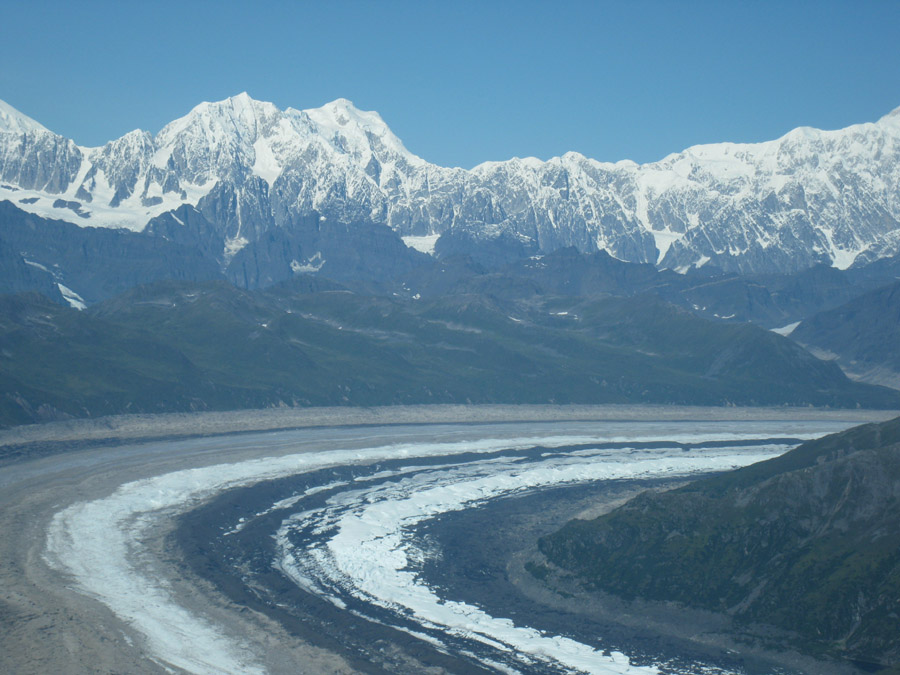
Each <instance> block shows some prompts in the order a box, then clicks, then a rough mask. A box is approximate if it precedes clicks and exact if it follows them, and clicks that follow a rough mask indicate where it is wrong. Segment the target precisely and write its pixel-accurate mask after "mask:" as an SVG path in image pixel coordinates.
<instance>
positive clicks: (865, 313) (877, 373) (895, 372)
mask: <svg viewBox="0 0 900 675" xmlns="http://www.w3.org/2000/svg"><path fill="white" fill-rule="evenodd" d="M791 338H792V339H794V340H796V341H797V342H799V343H800V344H802V345H805V346H808V347H810V348H812V349H815V350H818V351H820V352H823V353H826V354H829V355H832V356H835V357H836V358H837V362H838V363H839V364H840V365H841V367H842V368H843V369H844V371H846V372H848V373H852V374H853V375H854V376H859V377H860V378H861V379H865V381H867V382H879V383H881V384H886V385H889V386H893V387H895V388H900V282H898V283H893V284H890V285H888V286H884V287H883V288H879V289H876V290H874V291H871V292H869V293H866V294H864V295H860V296H859V297H857V298H855V299H853V300H852V301H850V302H848V303H847V304H844V305H841V306H840V307H837V308H835V309H832V310H830V311H826V312H820V313H818V314H816V315H815V316H812V317H810V318H809V319H806V320H805V321H803V322H802V323H801V324H800V325H799V326H798V327H797V328H796V330H794V332H793V333H791Z"/></svg>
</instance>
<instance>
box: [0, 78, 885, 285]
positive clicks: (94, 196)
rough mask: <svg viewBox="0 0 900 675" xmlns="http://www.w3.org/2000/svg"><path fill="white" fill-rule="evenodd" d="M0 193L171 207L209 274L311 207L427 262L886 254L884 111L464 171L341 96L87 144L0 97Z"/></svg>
mask: <svg viewBox="0 0 900 675" xmlns="http://www.w3.org/2000/svg"><path fill="white" fill-rule="evenodd" d="M0 199H7V200H9V201H11V202H12V203H13V204H15V205H16V206H17V207H19V208H20V209H23V210H26V211H29V212H31V213H35V214H37V215H41V216H44V217H47V218H54V219H61V220H67V221H69V222H72V223H76V224H78V225H82V226H93V227H97V226H100V227H114V228H127V229H130V230H134V231H143V230H145V228H147V225H148V222H149V221H151V219H153V218H155V217H158V216H160V215H161V214H163V213H165V212H169V211H173V210H174V209H176V208H178V207H181V206H183V205H185V204H187V205H190V206H192V207H194V208H196V210H197V211H199V212H200V213H201V214H202V215H203V217H204V219H205V220H206V221H208V222H209V223H210V224H211V230H212V231H211V232H206V233H205V234H204V236H207V237H211V238H212V240H213V242H214V245H215V247H216V249H217V250H218V251H219V253H218V254H217V258H218V261H219V264H220V265H222V266H223V267H224V266H226V265H227V264H228V263H229V261H230V260H231V259H232V258H233V257H234V255H236V254H237V252H238V251H240V250H241V249H242V248H243V247H245V246H246V245H247V244H248V243H250V242H254V241H257V240H258V239H259V238H260V237H262V236H264V235H265V234H266V233H267V232H270V231H272V230H273V229H275V228H285V229H287V230H290V229H291V228H292V227H296V226H298V224H299V223H301V222H303V219H304V218H306V219H307V220H308V218H309V217H310V215H315V214H318V215H319V216H320V217H321V218H323V219H327V220H331V221H338V222H341V223H352V224H354V225H358V226H359V227H365V226H366V225H368V224H382V225H387V226H389V227H390V228H392V229H393V230H394V231H395V232H396V233H397V234H399V235H400V236H402V237H404V238H405V241H406V242H407V243H408V245H410V246H414V247H416V248H419V249H421V250H426V251H427V252H432V253H433V252H434V250H435V244H437V252H438V254H440V253H441V250H442V242H441V240H440V239H439V238H438V235H445V234H447V233H452V235H453V236H452V237H445V238H444V241H445V242H447V241H449V240H450V239H453V240H454V242H455V246H456V249H454V250H458V249H459V246H460V245H462V246H463V247H465V246H470V247H477V246H479V245H480V244H481V243H482V242H484V241H485V240H492V239H493V240H498V241H500V242H501V243H502V244H503V245H508V246H510V247H513V248H515V249H516V251H518V254H519V255H535V254H540V253H545V252H549V251H552V250H555V249H558V248H562V247H566V246H575V247H577V248H578V249H579V250H581V251H585V252H591V251H595V250H605V251H607V252H609V253H610V254H611V255H613V256H615V257H617V258H620V259H622V260H627V261H633V262H649V263H653V264H655V265H657V266H658V267H661V268H668V269H675V270H679V271H685V270H687V269H688V268H690V267H701V266H703V265H705V264H707V263H711V264H713V265H716V266H718V267H720V268H722V269H724V270H726V271H733V272H743V273H750V272H793V271H797V270H800V269H805V268H807V267H810V266H812V265H814V264H818V263H826V264H829V265H833V266H835V267H838V268H841V269H844V268H847V267H849V266H851V265H853V264H862V263H866V262H871V261H872V260H876V259H878V258H881V257H885V256H892V255H896V254H897V253H898V252H900V108H898V109H896V110H894V111H893V112H891V113H890V114H888V115H886V116H884V117H882V118H881V119H880V120H878V121H877V122H874V123H867V124H859V125H854V126H851V127H847V128H846V129H841V130H837V131H820V130H817V129H811V128H799V129H795V130H794V131H791V132H790V133H788V134H786V135H785V136H783V137H782V138H780V139H777V140H774V141H769V142H765V143H757V144H734V143H719V144H713V145H702V146H695V147H692V148H688V149H687V150H685V151H683V152H681V153H677V154H672V155H669V156H668V157H665V158H664V159H662V160H660V161H658V162H654V163H650V164H642V165H641V164H636V163H634V162H630V161H621V162H617V163H614V164H611V163H604V162H598V161H595V160H593V159H589V158H587V157H584V156H583V155H580V154H578V153H575V152H570V153H567V154H565V155H564V156H562V157H556V158H553V159H550V160H549V161H546V162H544V161H540V160H538V159H535V158H524V159H519V158H514V159H511V160H508V161H504V162H487V163H484V164H481V165H479V166H476V167H475V168H473V169H471V170H465V169H461V168H448V167H441V166H437V165H434V164H430V163H429V162H427V161H425V160H424V159H422V158H420V157H417V156H416V155H414V154H412V153H410V152H409V151H408V150H407V149H406V148H405V147H404V146H403V144H402V142H401V141H400V140H399V139H398V138H397V137H396V136H395V135H394V134H393V133H392V132H391V130H390V129H389V128H388V126H387V125H386V124H385V123H384V121H383V120H382V119H381V117H380V116H379V115H378V113H376V112H366V111H361V110H358V109H356V108H355V107H354V106H353V104H352V103H350V101H347V100H345V99H338V100H336V101H333V102H332V103H329V104H327V105H325V106H323V107H321V108H315V109H311V110H302V111H301V110H295V109H293V108H288V109H287V110H283V111H282V110H279V109H278V108H276V107H275V106H274V105H273V104H271V103H266V102H262V101H256V100H253V99H252V98H250V97H249V96H248V95H247V94H245V93H244V94H240V95H238V96H234V97H232V98H229V99H226V100H224V101H219V102H216V103H201V104H200V105H198V106H197V107H195V108H194V109H193V110H192V111H191V112H190V113H188V114H187V115H186V116H184V117H182V118H180V119H178V120H175V121H174V122H172V123H170V124H169V125H167V126H166V127H165V128H164V129H162V131H160V132H159V133H158V134H156V135H155V136H154V135H152V134H150V133H148V132H146V131H140V130H135V131H132V132H130V133H128V134H126V135H125V136H123V137H122V138H119V139H117V140H114V141H111V142H109V143H107V144H106V145H104V146H102V147H98V148H85V147H81V146H78V145H77V144H76V143H75V142H73V141H72V140H69V139H66V138H63V137H62V136H59V135H57V134H55V133H53V132H51V131H49V130H47V129H46V128H44V127H43V126H42V125H40V124H39V123H38V122H36V121H34V120H32V119H30V118H28V117H27V116H25V115H23V114H22V113H20V112H18V111H17V110H15V109H14V108H12V107H11V106H9V105H7V104H5V103H3V102H2V101H0ZM179 222H181V221H180V220H179ZM185 227H188V225H185ZM460 242H462V244H460ZM445 250H447V249H446V248H445ZM313 262H314V261H313ZM307 266H308V267H310V270H312V271H315V270H314V269H313V268H315V265H314V264H313V263H309V265H307ZM306 271H309V270H306Z"/></svg>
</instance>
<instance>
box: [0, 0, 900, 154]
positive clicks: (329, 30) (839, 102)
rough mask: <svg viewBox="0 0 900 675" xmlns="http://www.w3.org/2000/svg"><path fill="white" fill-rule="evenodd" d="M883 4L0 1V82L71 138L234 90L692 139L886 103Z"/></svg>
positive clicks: (89, 136)
mask: <svg viewBox="0 0 900 675" xmlns="http://www.w3.org/2000/svg"><path fill="white" fill-rule="evenodd" d="M898 38H900V2H897V1H890V2H888V1H870V2H865V1H860V0H857V1H855V2H833V1H832V2H829V1H827V0H820V1H817V2H799V1H798V2H790V1H782V2H767V1H765V0H755V1H752V2H729V1H726V0H721V1H717V2H701V1H699V0H695V1H691V2H661V1H658V2H650V1H641V0H636V1H629V2H626V1H623V2H560V3H556V2H553V3H551V2H549V1H548V2H529V1H527V0H520V1H517V2H505V1H499V0H495V1H493V2H490V1H487V2H474V1H473V2H469V1H460V0H445V1H444V2H429V1H427V0H426V1H424V2H423V1H419V2H412V1H410V2H392V1H390V0H382V1H379V2H359V1H356V2H349V1H347V2H341V1H338V0H316V1H315V2H272V1H268V2H267V1H265V0H261V1H258V2H255V3H250V2H199V1H192V0H180V1H179V2H171V1H169V0H158V1H154V2H141V3H137V2H134V3H133V2H91V1H90V0H86V1H84V2H64V1H62V0H60V1H58V2H42V1H40V0H32V1H31V2H24V1H22V2H18V1H17V2H11V1H10V0H0V99H3V100H5V101H7V102H8V103H9V104H10V105H12V106H14V107H16V108H18V109H19V110H21V111H22V112H24V113H26V114H28V115H30V116H31V117H34V118H35V119H37V120H38V121H39V122H41V123H42V124H44V125H45V126H47V127H49V128H50V129H52V130H54V131H57V132H58V133H61V134H63V135H65V136H68V137H70V138H73V139H74V140H75V141H77V142H78V143H79V144H82V145H99V144H102V143H103V142H105V141H107V140H111V139H113V138H116V137H118V136H120V135H122V134H123V133H126V132H128V131H130V130H131V129H134V128H142V129H147V130H149V131H151V132H153V133H156V132H157V131H159V129H160V128H162V127H163V126H164V125H165V124H166V123H167V122H169V121H171V120H172V119H175V118H176V117H180V116H181V115H183V114H185V113H186V112H187V111H188V110H190V109H191V108H192V107H193V106H194V105H196V104H197V103H199V102H201V101H204V100H207V101H209V100H220V99H223V98H226V97H228V96H230V95H233V94H237V93H239V92H241V91H247V92H249V93H250V95H251V96H253V97H254V98H257V99H262V100H268V101H272V102H274V103H275V104H276V105H278V106H279V107H280V108H286V107H288V106H292V107H295V108H310V107H317V106H320V105H322V104H324V103H326V102H328V101H331V100H333V99H335V98H338V97H345V98H349V99H351V100H352V101H353V102H354V103H355V104H356V105H357V106H358V107H360V108H363V109H368V110H377V111H379V112H380V113H381V115H382V117H383V118H384V119H385V121H386V122H387V123H388V125H390V127H391V128H392V129H393V130H394V132H395V133H396V134H397V135H398V136H399V137H400V138H401V139H402V140H403V141H404V143H405V144H406V146H407V148H409V149H410V150H411V151H412V152H415V153H416V154H418V155H421V156H422V157H424V158H425V159H427V160H429V161H432V162H435V163H438V164H442V165H456V166H463V167H467V168H468V167H471V166H473V165H475V164H477V163H479V162H481V161H485V160H502V159H507V158H509V157H512V156H528V155H534V156H537V157H540V158H542V159H547V158H548V157H551V156H554V155H560V154H562V153H564V152H566V151H568V150H577V151H579V152H582V153H584V154H585V155H588V156H590V157H594V158H596V159H600V160H606V161H616V160H619V159H633V160H636V161H639V162H646V161H653V160H656V159H659V158H661V157H663V156H665V155H666V154H668V153H670V152H675V151H678V150H681V149H683V148H685V147H687V146H689V145H693V144H696V143H710V142H718V141H724V140H729V141H761V140H768V139H771V138H776V137H778V136H780V135H781V134H783V133H785V132H787V131H789V130H790V129H792V128H794V127H797V126H802V125H808V126H815V127H820V128H839V127H842V126H846V125H849V124H853V123H856V122H865V121H874V120H876V119H878V118H879V117H880V116H882V115H884V114H886V113H887V112H889V111H890V110H892V109H893V108H895V107H897V106H900V39H898Z"/></svg>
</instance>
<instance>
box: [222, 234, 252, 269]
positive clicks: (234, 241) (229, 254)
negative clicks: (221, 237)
mask: <svg viewBox="0 0 900 675" xmlns="http://www.w3.org/2000/svg"><path fill="white" fill-rule="evenodd" d="M249 243H250V242H249V241H247V239H246V238H245V237H232V238H231V239H226V240H225V251H224V256H225V262H226V263H228V262H230V261H231V259H232V258H234V256H236V255H237V254H238V252H239V251H240V250H241V249H242V248H244V247H245V246H246V245H247V244H249Z"/></svg>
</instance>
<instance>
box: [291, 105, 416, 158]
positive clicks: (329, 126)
mask: <svg viewBox="0 0 900 675" xmlns="http://www.w3.org/2000/svg"><path fill="white" fill-rule="evenodd" d="M289 110H290V109H289ZM300 112H301V113H302V114H303V115H306V116H307V117H308V118H309V119H310V120H311V121H312V122H313V124H315V126H316V128H317V130H318V131H319V133H321V134H322V135H323V136H325V137H327V138H334V137H335V136H341V137H343V138H346V139H347V140H348V141H349V142H350V143H351V145H352V147H353V148H354V149H362V148H366V149H367V148H369V147H370V145H371V141H370V140H369V135H370V134H371V135H372V136H374V137H375V138H377V139H379V140H380V141H381V144H382V145H383V146H384V147H385V148H386V149H387V150H388V151H390V152H392V153H394V154H396V155H400V156H401V157H403V158H404V159H405V160H406V161H408V162H409V163H411V164H417V165H419V164H425V163H426V162H425V161H424V160H423V159H421V158H420V157H417V156H416V155H414V154H413V153H411V152H410V151H409V150H407V149H406V147H405V146H404V145H403V142H402V141H401V140H400V139H399V138H397V136H395V135H394V132H392V131H391V130H390V127H388V125H387V124H386V123H385V121H384V120H383V119H382V118H381V115H379V114H378V113H377V112H376V111H374V110H360V109H359V108H357V107H356V106H355V105H353V103H352V101H349V100H348V99H346V98H339V99H336V100H334V101H332V102H331V103H326V104H325V105H323V106H322V107H321V108H308V109H306V110H303V111H300Z"/></svg>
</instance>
